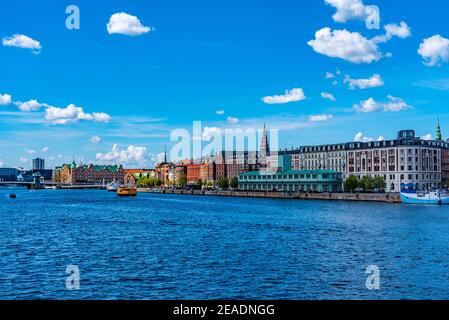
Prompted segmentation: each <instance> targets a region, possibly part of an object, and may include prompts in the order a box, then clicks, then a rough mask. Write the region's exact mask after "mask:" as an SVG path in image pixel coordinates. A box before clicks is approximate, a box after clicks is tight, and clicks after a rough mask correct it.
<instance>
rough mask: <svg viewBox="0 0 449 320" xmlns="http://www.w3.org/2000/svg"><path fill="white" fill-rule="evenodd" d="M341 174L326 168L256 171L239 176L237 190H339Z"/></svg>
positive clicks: (340, 189)
mask: <svg viewBox="0 0 449 320" xmlns="http://www.w3.org/2000/svg"><path fill="white" fill-rule="evenodd" d="M342 189H343V175H342V173H341V172H336V171H328V170H301V171H293V170H290V171H285V172H268V171H256V172H245V173H242V174H240V176H239V190H242V191H278V192H341V191H342Z"/></svg>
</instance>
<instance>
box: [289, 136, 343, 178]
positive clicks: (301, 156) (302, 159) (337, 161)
mask: <svg viewBox="0 0 449 320" xmlns="http://www.w3.org/2000/svg"><path fill="white" fill-rule="evenodd" d="M346 148H347V144H344V143H342V144H333V145H322V146H306V147H301V148H300V149H299V150H297V152H296V153H294V155H293V159H292V164H293V165H292V167H293V169H294V170H332V171H338V172H342V173H343V179H344V178H346V176H345V173H346V156H347V153H346Z"/></svg>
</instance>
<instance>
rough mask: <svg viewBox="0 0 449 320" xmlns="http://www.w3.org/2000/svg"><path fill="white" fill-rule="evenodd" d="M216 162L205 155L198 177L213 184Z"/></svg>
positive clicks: (214, 181)
mask: <svg viewBox="0 0 449 320" xmlns="http://www.w3.org/2000/svg"><path fill="white" fill-rule="evenodd" d="M215 173H216V164H215V161H214V159H213V158H212V157H205V158H204V159H203V161H202V164H201V166H200V179H201V181H207V182H210V183H212V185H215V183H216V181H217V180H216V176H215Z"/></svg>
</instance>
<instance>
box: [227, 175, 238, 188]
mask: <svg viewBox="0 0 449 320" xmlns="http://www.w3.org/2000/svg"><path fill="white" fill-rule="evenodd" d="M229 184H230V186H231V188H232V189H237V188H238V187H239V178H237V177H233V178H232V179H231V182H230V183H229Z"/></svg>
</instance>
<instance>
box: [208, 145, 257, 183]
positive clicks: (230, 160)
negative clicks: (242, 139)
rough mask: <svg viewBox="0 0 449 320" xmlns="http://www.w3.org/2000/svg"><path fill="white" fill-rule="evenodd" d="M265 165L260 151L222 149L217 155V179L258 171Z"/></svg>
mask: <svg viewBox="0 0 449 320" xmlns="http://www.w3.org/2000/svg"><path fill="white" fill-rule="evenodd" d="M265 163H266V161H265ZM263 167H264V161H260V159H259V152H258V151H222V152H219V153H218V154H217V157H216V170H217V172H216V177H217V180H220V179H222V178H228V179H229V180H230V179H232V178H234V177H238V176H239V174H240V173H241V172H247V171H258V170H260V169H261V168H263Z"/></svg>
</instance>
